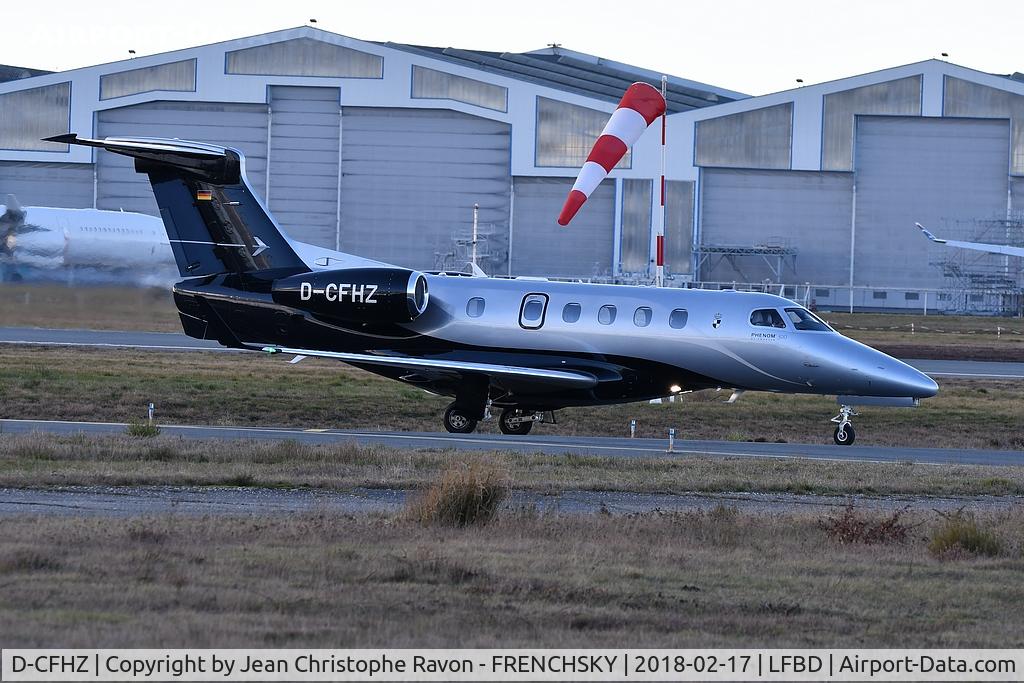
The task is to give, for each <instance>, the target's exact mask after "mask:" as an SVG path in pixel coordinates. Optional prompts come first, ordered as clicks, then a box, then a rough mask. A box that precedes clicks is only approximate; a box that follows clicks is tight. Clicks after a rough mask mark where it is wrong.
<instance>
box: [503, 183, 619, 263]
mask: <svg viewBox="0 0 1024 683" xmlns="http://www.w3.org/2000/svg"><path fill="white" fill-rule="evenodd" d="M574 182H575V179H574V178H516V179H515V210H514V212H513V213H514V216H513V222H514V225H513V226H512V248H511V253H512V274H513V275H532V276H536V277H579V278H588V277H599V276H607V275H611V273H612V258H613V257H614V240H615V181H614V180H607V179H606V180H604V181H602V183H601V184H600V185H599V186H598V188H597V189H596V190H594V192H593V193H592V194H591V195H590V199H588V200H587V203H586V204H584V205H583V208H582V209H580V211H579V213H577V214H576V217H575V218H573V219H572V223H570V224H569V225H568V227H565V228H563V227H562V226H560V225H559V224H558V223H557V222H556V219H557V218H558V213H559V212H560V211H561V210H562V204H563V203H565V198H566V196H568V194H569V190H571V189H572V185H573V183H574Z"/></svg>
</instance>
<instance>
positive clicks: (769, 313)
mask: <svg viewBox="0 0 1024 683" xmlns="http://www.w3.org/2000/svg"><path fill="white" fill-rule="evenodd" d="M750 324H751V325H757V326H758V327H778V328H780V329H786V322H785V321H784V320H783V319H782V316H781V315H779V312H778V311H776V310H775V309H774V308H760V309H758V310H756V311H754V312H753V313H751V314H750Z"/></svg>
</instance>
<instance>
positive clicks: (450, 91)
mask: <svg viewBox="0 0 1024 683" xmlns="http://www.w3.org/2000/svg"><path fill="white" fill-rule="evenodd" d="M412 97H413V99H441V100H455V101H456V102H465V103H466V104H473V105H476V106H478V107H484V108H485V109H493V110H495V111H507V110H508V104H507V103H508V89H507V88H503V87H501V86H500V85H493V84H491V83H484V82H483V81H478V80H475V79H472V78H466V77H465V76H456V75H455V74H449V73H445V72H443V71H435V70H434V69H427V68H424V67H422V66H416V65H415V64H414V65H413V67H412Z"/></svg>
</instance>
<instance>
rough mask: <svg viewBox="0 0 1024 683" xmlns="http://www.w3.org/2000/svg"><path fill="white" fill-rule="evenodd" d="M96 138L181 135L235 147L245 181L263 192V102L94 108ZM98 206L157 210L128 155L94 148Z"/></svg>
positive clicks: (255, 189) (186, 138)
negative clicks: (241, 157)
mask: <svg viewBox="0 0 1024 683" xmlns="http://www.w3.org/2000/svg"><path fill="white" fill-rule="evenodd" d="M97 117H98V121H97V130H96V134H97V135H98V136H99V137H101V138H102V137H107V136H124V135H131V136H139V135H141V136H150V137H162V138H181V139H182V140H194V141H197V142H209V143H212V144H217V145H225V146H227V147H235V148H237V149H240V150H241V151H242V153H243V154H245V162H246V169H247V172H248V176H249V182H250V183H251V184H252V186H253V190H254V191H255V192H256V194H258V195H260V197H261V198H262V197H263V194H264V192H265V188H266V169H267V107H266V106H265V105H262V104H235V103H223V104H222V103H212V102H147V103H146V104H137V105H134V106H131V107H121V108H120V109H108V110H106V111H101V112H98V113H97ZM96 173H97V176H98V181H99V182H98V187H97V200H96V203H97V208H99V209H112V210H118V209H124V210H125V211H139V212H141V213H148V214H152V215H154V216H156V215H159V213H160V212H159V211H158V210H157V206H156V200H155V199H154V198H153V190H152V188H151V187H150V185H149V180H148V179H147V178H146V176H144V175H141V174H138V173H136V172H135V165H134V163H133V162H132V160H131V159H130V158H128V157H125V156H121V155H120V154H112V153H110V152H107V151H104V150H97V151H96Z"/></svg>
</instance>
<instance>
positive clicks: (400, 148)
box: [341, 107, 511, 273]
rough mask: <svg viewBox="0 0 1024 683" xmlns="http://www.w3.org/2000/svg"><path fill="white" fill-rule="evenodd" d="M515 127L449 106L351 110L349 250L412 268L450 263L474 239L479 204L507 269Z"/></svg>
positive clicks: (344, 202)
mask: <svg viewBox="0 0 1024 683" xmlns="http://www.w3.org/2000/svg"><path fill="white" fill-rule="evenodd" d="M509 144H510V127H509V125H508V124H506V123H502V122H499V121H490V120H488V119H482V118H479V117H476V116H470V115H468V114H463V113H461V112H456V111H451V110H446V109H388V108H362V107H345V108H344V113H343V116H342V161H341V169H342V191H341V250H342V251H345V252H349V253H353V254H358V255H360V256H366V257H368V258H374V259H380V260H382V261H387V262H389V263H394V264H397V265H401V266H407V267H410V268H426V269H430V268H435V267H440V266H441V265H443V264H445V263H446V262H447V263H450V262H451V259H450V258H446V255H447V254H450V253H451V252H452V251H453V250H454V246H455V241H456V239H457V238H461V239H469V238H470V235H471V232H472V223H473V204H474V203H476V204H479V205H480V216H479V223H480V229H481V232H482V233H484V234H486V235H488V238H487V241H486V249H487V251H489V252H491V253H494V254H495V257H494V258H492V259H489V260H485V261H482V262H481V266H483V267H484V268H485V269H487V270H490V271H491V272H496V273H502V272H504V271H505V270H506V268H507V265H506V264H507V261H506V259H507V250H508V242H507V240H508V217H509V189H510V187H511V177H510V171H509V169H510V166H511V153H510V151H509Z"/></svg>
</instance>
